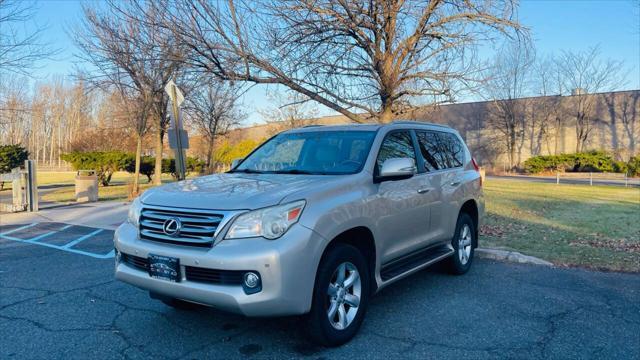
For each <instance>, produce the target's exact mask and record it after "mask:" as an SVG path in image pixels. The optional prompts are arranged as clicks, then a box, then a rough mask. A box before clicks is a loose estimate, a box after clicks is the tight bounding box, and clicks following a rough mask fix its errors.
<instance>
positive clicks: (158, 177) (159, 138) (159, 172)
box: [153, 127, 164, 185]
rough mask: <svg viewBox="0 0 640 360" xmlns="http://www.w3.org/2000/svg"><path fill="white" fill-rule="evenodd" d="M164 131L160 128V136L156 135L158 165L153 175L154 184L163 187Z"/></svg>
mask: <svg viewBox="0 0 640 360" xmlns="http://www.w3.org/2000/svg"><path fill="white" fill-rule="evenodd" d="M163 135H164V130H163V129H162V127H159V128H158V134H156V164H155V170H154V173H153V184H154V185H162V138H163Z"/></svg>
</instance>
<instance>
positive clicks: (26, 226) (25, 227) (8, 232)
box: [0, 223, 38, 236]
mask: <svg viewBox="0 0 640 360" xmlns="http://www.w3.org/2000/svg"><path fill="white" fill-rule="evenodd" d="M36 225H38V223H33V224H29V225H24V226H20V227H17V228H15V229H12V230H9V231H5V232H3V233H1V234H0V236H2V235H7V234H11V233H14V232H17V231H20V230H24V229H28V228H30V227H32V226H36Z"/></svg>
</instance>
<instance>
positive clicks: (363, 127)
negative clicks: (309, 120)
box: [285, 120, 451, 132]
mask: <svg viewBox="0 0 640 360" xmlns="http://www.w3.org/2000/svg"><path fill="white" fill-rule="evenodd" d="M397 125H411V126H429V127H438V128H444V129H450V130H451V128H450V127H449V126H447V125H442V124H435V123H429V122H423V121H410V120H402V121H394V122H391V123H388V124H344V125H307V126H303V127H299V128H295V129H291V130H288V131H285V132H313V131H376V130H378V129H380V128H383V127H389V126H397Z"/></svg>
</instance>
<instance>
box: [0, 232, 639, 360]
mask: <svg viewBox="0 0 640 360" xmlns="http://www.w3.org/2000/svg"><path fill="white" fill-rule="evenodd" d="M112 236H113V231H111V230H103V229H95V228H90V227H85V226H76V225H66V224H62V223H35V224H20V225H11V226H0V358H2V359H14V358H27V359H42V358H47V359H50V358H83V359H85V358H100V359H102V358H109V359H118V358H151V357H154V358H163V359H164V358H169V359H171V358H176V359H203V358H225V359H226V358H301V357H303V358H309V359H334V358H358V359H360V358H367V359H378V358H380V359H382V358H385V359H389V358H419V359H425V358H437V359H443V358H473V359H482V358H624V359H640V300H639V299H640V275H637V274H619V273H600V272H591V271H586V270H580V269H554V268H547V267H539V266H527V265H516V264H509V263H499V262H491V261H487V260H477V261H476V263H475V264H474V266H473V268H472V270H471V271H470V273H468V274H467V275H465V276H461V277H455V276H450V275H447V274H445V273H444V272H442V271H440V270H438V269H437V268H436V269H430V270H427V271H423V272H420V273H418V274H416V275H414V276H412V277H410V278H408V279H405V280H403V281H401V282H399V283H397V284H395V285H393V286H390V287H388V288H386V289H385V290H383V291H382V292H381V293H379V294H378V295H377V296H376V297H374V299H373V302H372V304H371V306H370V308H369V313H368V315H367V319H366V320H365V323H364V325H363V328H362V329H361V332H360V334H359V335H358V336H357V337H356V338H355V339H354V340H353V341H352V342H350V343H349V344H347V345H345V346H342V347H340V348H334V349H325V348H318V347H315V346H313V345H311V344H310V343H308V342H307V341H306V340H305V339H304V337H302V336H301V335H300V331H299V330H298V329H299V327H300V326H301V323H302V321H303V320H302V319H301V318H297V317H291V318H276V319H248V318H244V317H242V316H238V315H232V314H226V313H222V312H219V311H216V310H213V309H208V308H200V309H197V310H195V311H180V310H174V309H172V308H169V307H166V306H165V305H163V304H162V303H160V302H157V301H155V300H152V299H150V298H149V297H148V295H147V293H146V292H144V291H142V290H139V289H136V288H133V287H131V286H128V285H125V284H122V283H119V282H116V281H114V279H113V274H112V273H113V252H112V243H111V237H112Z"/></svg>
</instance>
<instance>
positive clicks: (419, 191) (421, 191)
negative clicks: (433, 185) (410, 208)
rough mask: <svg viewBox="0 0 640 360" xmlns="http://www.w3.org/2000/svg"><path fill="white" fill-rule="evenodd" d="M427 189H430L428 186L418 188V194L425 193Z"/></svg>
mask: <svg viewBox="0 0 640 360" xmlns="http://www.w3.org/2000/svg"><path fill="white" fill-rule="evenodd" d="M429 191H431V189H429V188H423V189H418V194H426V193H428V192H429Z"/></svg>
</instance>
